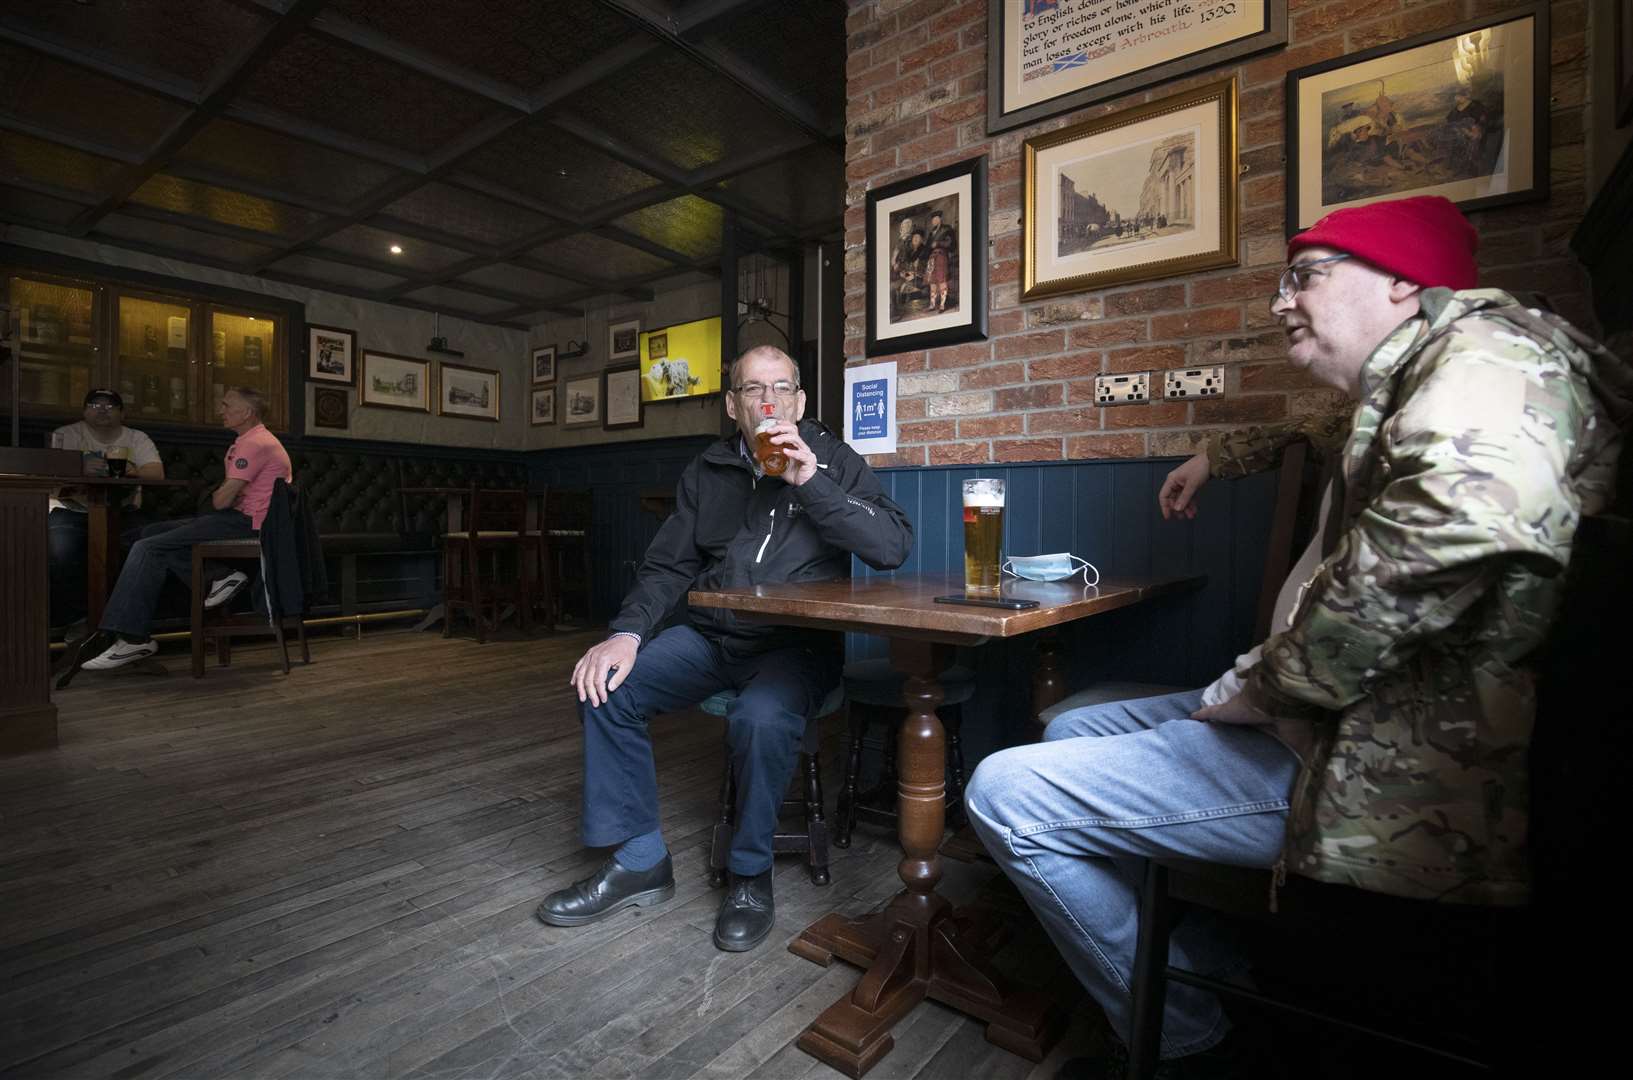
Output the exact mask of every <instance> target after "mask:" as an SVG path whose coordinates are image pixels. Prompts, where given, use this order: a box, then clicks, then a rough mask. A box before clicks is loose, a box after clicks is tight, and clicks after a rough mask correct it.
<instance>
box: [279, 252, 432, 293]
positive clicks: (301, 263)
mask: <svg viewBox="0 0 1633 1080" xmlns="http://www.w3.org/2000/svg"><path fill="white" fill-rule="evenodd" d="M267 269H269V270H273V271H277V272H280V273H284V274H293V275H294V276H296V277H301V278H309V279H311V280H313V281H323V282H328V283H329V284H331V285H334V286H335V287H337V288H341V289H363V290H366V291H368V292H378V291H380V290H382V289H389V288H392V287H393V286H396V285H401V284H402V282H403V279H402V278H400V277H396V276H395V275H392V274H382V273H378V272H376V271H373V270H365V269H364V268H362V267H361V266H348V265H346V264H345V263H337V262H330V261H329V260H328V259H319V258H316V257H314V256H311V255H286V256H284V257H283V258H281V259H279V260H278V261H277V262H275V263H273V264H272V265H271V266H269V267H268V268H267Z"/></svg>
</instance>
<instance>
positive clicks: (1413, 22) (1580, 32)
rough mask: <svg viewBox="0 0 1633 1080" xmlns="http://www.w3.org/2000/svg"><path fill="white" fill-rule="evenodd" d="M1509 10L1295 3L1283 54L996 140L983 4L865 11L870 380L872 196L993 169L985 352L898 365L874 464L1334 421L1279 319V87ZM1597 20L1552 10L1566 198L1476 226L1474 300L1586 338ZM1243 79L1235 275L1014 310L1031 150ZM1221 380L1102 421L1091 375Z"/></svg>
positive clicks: (1556, 167) (853, 24) (853, 9)
mask: <svg viewBox="0 0 1633 1080" xmlns="http://www.w3.org/2000/svg"><path fill="white" fill-rule="evenodd" d="M1512 6H1513V0H1289V3H1288V8H1289V19H1288V21H1289V27H1288V35H1289V40H1288V45H1287V47H1286V48H1284V49H1280V50H1277V51H1275V52H1272V53H1267V54H1263V55H1260V56H1257V57H1252V58H1249V59H1247V60H1246V61H1243V62H1241V63H1237V64H1233V65H1227V66H1223V67H1217V68H1210V69H1208V70H1207V71H1205V72H1201V73H1199V74H1197V75H1195V76H1192V77H1189V78H1186V79H1181V80H1175V81H1172V82H1166V83H1162V84H1159V85H1157V86H1155V87H1152V88H1150V89H1149V90H1146V91H1142V92H1139V93H1135V94H1130V95H1126V96H1124V97H1121V98H1117V99H1114V100H1112V101H1109V102H1105V103H1102V104H1100V105H1095V106H1091V107H1090V108H1087V109H1081V110H1078V111H1076V112H1072V113H1067V114H1065V115H1063V116H1059V117H1055V118H1053V119H1051V120H1048V121H1045V122H1044V123H1041V124H1038V125H1034V126H1032V127H1027V128H1019V129H1016V130H1013V131H1009V132H1005V133H1004V134H1002V135H1000V136H998V137H996V138H989V137H988V136H987V134H986V109H987V99H986V91H987V73H986V48H987V0H851V5H850V14H849V18H848V22H847V30H848V39H849V58H848V62H847V69H846V74H847V79H848V86H847V99H848V105H847V110H846V112H847V116H846V139H847V141H846V149H845V157H846V162H847V171H846V180H847V190H846V196H845V205H846V211H845V248H846V252H845V312H846V341H845V354H846V357H847V358H848V362H849V363H852V364H855V363H862V362H864V361H865V358H864V356H863V348H864V335H865V333H866V318H865V315H864V310H865V296H864V293H865V290H866V282H867V272H866V266H867V264H866V240H867V231H866V220H865V204H866V194H867V191H868V189H869V188H873V187H877V186H879V185H882V184H888V183H890V182H892V181H895V180H900V179H903V178H905V177H909V176H913V175H915V174H918V173H923V172H926V171H928V170H931V169H938V168H941V167H942V166H944V165H950V164H952V163H954V162H957V161H962V160H964V159H966V158H970V157H974V156H976V155H978V154H982V153H985V154H986V155H987V156H988V180H989V187H990V193H989V200H990V202H989V206H988V243H989V252H988V258H989V263H988V265H989V275H990V297H989V298H988V299H989V334H990V338H989V340H987V341H984V342H977V343H973V344H965V345H954V346H951V347H948V348H942V349H932V350H929V351H928V352H924V351H920V352H908V353H900V354H897V355H895V356H892V357H887V358H886V359H894V360H895V361H896V362H897V363H898V364H899V365H900V371H901V374H902V379H901V385H900V400H899V409H898V418H899V419H900V420H901V422H902V423H901V431H900V439H899V444H898V452H897V454H896V455H894V456H893V457H891V456H876V457H873V458H871V459H870V460H871V461H872V462H873V463H874V464H875V465H881V466H882V465H924V464H929V465H945V464H955V463H979V462H985V461H1049V460H1060V459H1065V458H1108V457H1144V456H1147V455H1150V456H1166V455H1178V454H1185V453H1189V452H1190V451H1191V449H1192V447H1193V446H1194V445H1195V443H1196V442H1197V441H1198V440H1199V439H1200V438H1201V437H1202V436H1203V435H1204V434H1205V433H1206V432H1207V431H1208V430H1210V429H1218V428H1228V427H1234V426H1239V425H1243V424H1249V423H1257V422H1260V421H1264V420H1275V419H1281V418H1284V417H1289V416H1300V415H1306V414H1309V413H1311V412H1316V411H1323V410H1327V409H1331V408H1334V407H1335V406H1336V404H1337V402H1338V401H1339V395H1338V394H1337V392H1336V391H1332V390H1327V389H1324V388H1321V387H1320V386H1318V385H1317V384H1315V383H1313V382H1311V381H1310V380H1309V379H1307V378H1306V377H1304V376H1303V375H1301V374H1299V373H1298V372H1295V371H1293V370H1291V369H1290V368H1288V367H1286V366H1285V365H1284V364H1283V363H1282V357H1283V350H1282V337H1281V334H1280V333H1279V332H1278V331H1277V330H1276V329H1275V326H1274V322H1273V320H1272V319H1271V318H1270V315H1269V311H1268V309H1267V303H1268V298H1269V296H1270V293H1271V290H1272V289H1273V288H1274V282H1275V279H1276V276H1277V274H1278V273H1279V272H1280V269H1281V266H1282V258H1283V254H1284V251H1285V243H1286V241H1285V237H1284V235H1283V220H1284V213H1285V210H1284V197H1285V191H1284V188H1285V173H1284V168H1283V127H1284V113H1283V109H1284V103H1283V97H1284V94H1283V87H1284V85H1285V84H1284V76H1285V75H1286V73H1287V72H1288V71H1289V70H1291V69H1293V68H1296V67H1301V66H1303V65H1305V64H1310V63H1314V62H1315V61H1318V60H1324V59H1329V58H1331V57H1335V56H1339V55H1343V54H1346V53H1352V52H1356V51H1358V50H1361V49H1365V48H1370V47H1372V46H1374V45H1380V44H1383V43H1385V42H1389V41H1397V40H1400V39H1401V38H1405V37H1411V36H1413V35H1415V34H1420V33H1423V32H1425V31H1429V30H1435V29H1440V28H1443V27H1446V26H1450V25H1453V24H1455V23H1458V22H1461V21H1464V20H1466V19H1470V18H1474V17H1476V16H1484V15H1489V14H1493V13H1497V12H1501V11H1504V10H1507V9H1508V8H1511V7H1512ZM1599 8H1608V5H1602V4H1590V3H1589V2H1588V0H1558V2H1556V3H1554V4H1553V11H1552V31H1553V42H1552V61H1553V74H1552V97H1551V100H1552V142H1553V146H1552V156H1551V160H1552V185H1553V186H1552V195H1551V197H1550V198H1549V200H1548V201H1547V202H1534V203H1525V204H1521V205H1519V206H1513V207H1506V208H1501V209H1497V210H1488V211H1483V212H1480V213H1476V214H1472V215H1470V216H1471V218H1472V219H1473V221H1474V223H1475V226H1476V227H1477V228H1478V229H1479V231H1480V235H1481V251H1480V270H1481V284H1483V285H1491V286H1497V287H1501V288H1525V289H1533V290H1538V291H1542V292H1545V293H1547V294H1548V295H1549V297H1550V298H1551V299H1553V300H1554V301H1555V302H1556V304H1557V305H1558V307H1559V308H1560V310H1561V311H1562V313H1564V314H1565V315H1566V316H1567V317H1568V318H1571V319H1572V320H1573V321H1575V322H1577V323H1578V324H1579V325H1582V326H1583V327H1585V328H1589V329H1592V328H1593V327H1594V321H1593V317H1592V314H1591V310H1590V307H1589V302H1588V297H1587V290H1586V287H1585V282H1584V280H1583V276H1582V274H1581V272H1580V270H1579V268H1578V267H1577V265H1576V264H1575V262H1574V260H1573V259H1572V258H1571V256H1570V255H1569V252H1568V250H1567V244H1568V241H1569V239H1570V235H1571V232H1572V230H1573V229H1574V228H1575V227H1576V225H1577V223H1578V222H1579V221H1580V220H1581V218H1582V214H1583V211H1584V208H1585V205H1586V203H1585V195H1584V164H1585V157H1586V154H1585V150H1586V148H1585V146H1584V141H1583V140H1584V134H1583V133H1584V131H1585V130H1586V128H1587V124H1586V116H1585V113H1586V104H1587V103H1586V97H1587V72H1588V50H1589V48H1590V42H1591V41H1592V40H1593V38H1594V37H1596V36H1597V37H1603V36H1604V35H1606V34H1608V33H1609V30H1608V27H1606V26H1599V25H1594V26H1590V25H1589V24H1590V20H1591V19H1594V18H1597V19H1599V20H1600V21H1601V22H1604V21H1606V20H1605V16H1604V15H1603V14H1602V13H1600V12H1599V11H1598V10H1597V9H1599ZM1232 74H1234V75H1235V76H1236V78H1237V82H1238V92H1239V94H1240V106H1241V108H1240V119H1241V128H1240V132H1239V140H1240V154H1241V161H1242V163H1243V164H1244V165H1246V166H1247V169H1246V171H1245V172H1244V173H1243V174H1242V178H1241V207H1240V211H1241V212H1240V236H1241V244H1240V254H1241V265H1240V266H1239V267H1234V268H1231V269H1228V270H1220V271H1213V272H1208V273H1200V274H1192V275H1187V276H1184V277H1176V278H1168V279H1163V280H1158V281H1151V282H1145V283H1143V284H1139V285H1133V286H1126V287H1121V288H1114V289H1105V290H1098V291H1092V292H1085V293H1079V294H1073V295H1068V296H1060V297H1054V298H1051V299H1047V300H1038V301H1034V302H1031V303H1026V304H1022V303H1020V299H1019V284H1018V281H1019V273H1020V244H1021V231H1020V205H1021V143H1022V142H1023V141H1024V140H1025V139H1027V138H1030V137H1031V136H1033V135H1035V134H1038V133H1039V132H1043V131H1052V130H1055V129H1058V128H1061V127H1064V126H1067V125H1069V124H1074V123H1078V122H1080V121H1082V120H1087V119H1090V118H1093V117H1097V116H1103V115H1105V114H1106V113H1109V112H1113V111H1116V110H1118V109H1122V108H1125V107H1127V106H1129V105H1134V104H1138V103H1140V102H1142V101H1150V100H1152V99H1154V98H1158V97H1164V96H1166V95H1168V94H1172V93H1176V92H1178V91H1179V90H1181V89H1184V88H1187V87H1192V86H1200V85H1203V84H1206V83H1210V82H1213V81H1216V80H1218V79H1222V78H1225V77H1226V76H1228V75H1232ZM1190 364H1223V365H1225V370H1226V387H1227V394H1226V396H1225V397H1223V398H1219V399H1213V400H1205V401H1194V402H1188V403H1166V402H1160V401H1159V402H1154V403H1152V404H1150V405H1139V406H1127V405H1124V406H1117V407H1114V408H1102V407H1098V406H1096V405H1095V404H1094V403H1093V402H1094V376H1095V375H1097V374H1101V373H1105V372H1127V371H1146V370H1153V371H1160V370H1162V369H1164V368H1169V367H1176V366H1180V365H1190Z"/></svg>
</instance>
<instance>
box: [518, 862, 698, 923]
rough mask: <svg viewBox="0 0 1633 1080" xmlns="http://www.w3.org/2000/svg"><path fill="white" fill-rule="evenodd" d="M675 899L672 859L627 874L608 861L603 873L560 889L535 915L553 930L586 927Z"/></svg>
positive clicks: (540, 906)
mask: <svg viewBox="0 0 1633 1080" xmlns="http://www.w3.org/2000/svg"><path fill="white" fill-rule="evenodd" d="M674 895H675V865H674V863H673V862H671V861H670V859H669V856H668V855H665V856H664V857H663V862H661V863H659V864H658V865H657V866H654V867H652V868H651V869H650V870H625V869H624V868H623V867H622V866H619V865H618V860H617V859H612V858H609V859H608V860H607V861H606V862H605V863H603V864H602V865H601V869H599V870H597V871H596V872H595V873H593V874H591V875H590V876H589V877H587V878H585V879H584V880H583V881H575V882H573V883H572V884H571V885H569V886H567V888H565V889H557V890H556V891H555V892H553V893H551V894H550V895H549V896H546V897H545V898H544V903H542V904H540V905H539V910H538V911H537V912H535V914H537V915H538V917H539V921H540V922H543V923H549V924H550V925H551V926H583V925H584V924H585V923H591V922H595V920H597V919H601V918H605V917H606V916H608V915H611V914H612V913H613V912H615V911H622V910H623V909H624V908H627V907H651V906H652V905H653V904H661V903H663V902H664V901H665V900H668V899H670V898H672V897H673V896H674Z"/></svg>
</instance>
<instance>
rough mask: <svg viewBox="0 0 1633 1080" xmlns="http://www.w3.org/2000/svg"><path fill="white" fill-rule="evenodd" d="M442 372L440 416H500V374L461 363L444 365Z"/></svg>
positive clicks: (439, 386) (438, 395)
mask: <svg viewBox="0 0 1633 1080" xmlns="http://www.w3.org/2000/svg"><path fill="white" fill-rule="evenodd" d="M440 366H441V371H440V372H439V373H438V380H437V381H438V384H439V385H438V387H437V415H438V416H459V417H463V418H465V419H467V420H498V419H499V373H498V372H497V371H487V370H485V369H483V368H472V367H464V366H462V365H460V364H442V365H440Z"/></svg>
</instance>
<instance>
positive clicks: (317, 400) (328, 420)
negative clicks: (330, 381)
mask: <svg viewBox="0 0 1633 1080" xmlns="http://www.w3.org/2000/svg"><path fill="white" fill-rule="evenodd" d="M350 396H351V395H350V393H349V392H348V391H347V390H346V389H345V388H344V387H340V386H314V387H312V424H313V426H315V427H322V428H339V429H340V430H341V431H345V430H346V425H347V421H348V418H349V417H350V415H351V403H350V402H349V401H348V400H347V398H349V397H350Z"/></svg>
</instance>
